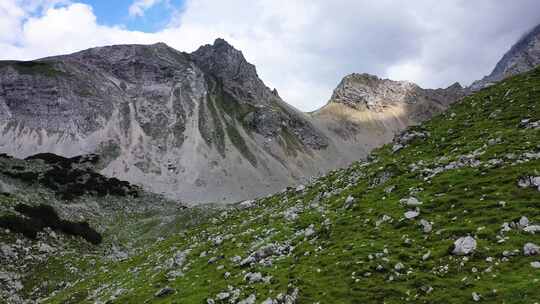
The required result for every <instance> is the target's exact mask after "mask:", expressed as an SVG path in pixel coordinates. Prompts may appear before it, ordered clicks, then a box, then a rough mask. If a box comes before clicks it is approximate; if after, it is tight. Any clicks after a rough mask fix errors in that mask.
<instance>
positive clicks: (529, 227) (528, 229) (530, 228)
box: [523, 225, 540, 233]
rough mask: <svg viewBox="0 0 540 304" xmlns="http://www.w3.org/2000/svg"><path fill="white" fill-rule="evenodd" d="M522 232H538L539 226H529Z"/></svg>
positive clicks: (539, 230)
mask: <svg viewBox="0 0 540 304" xmlns="http://www.w3.org/2000/svg"><path fill="white" fill-rule="evenodd" d="M523 231H525V232H529V233H536V232H540V225H529V226H527V227H525V228H523Z"/></svg>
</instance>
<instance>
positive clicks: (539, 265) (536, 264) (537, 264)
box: [531, 261, 540, 269]
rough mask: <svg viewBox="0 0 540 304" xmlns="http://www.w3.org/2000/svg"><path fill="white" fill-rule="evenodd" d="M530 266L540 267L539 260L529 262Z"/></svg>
mask: <svg viewBox="0 0 540 304" xmlns="http://www.w3.org/2000/svg"><path fill="white" fill-rule="evenodd" d="M531 266H532V268H535V269H540V262H538V261H535V262H531Z"/></svg>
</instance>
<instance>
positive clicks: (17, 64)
mask: <svg viewBox="0 0 540 304" xmlns="http://www.w3.org/2000/svg"><path fill="white" fill-rule="evenodd" d="M6 66H11V67H13V68H14V69H15V70H17V72H19V73H21V74H24V75H44V76H47V77H56V76H62V75H64V74H65V73H64V72H62V71H60V70H58V69H56V68H55V66H54V64H53V63H51V62H46V61H0V68H3V67H6Z"/></svg>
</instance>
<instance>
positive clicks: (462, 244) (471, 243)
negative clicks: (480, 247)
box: [452, 236, 476, 255]
mask: <svg viewBox="0 0 540 304" xmlns="http://www.w3.org/2000/svg"><path fill="white" fill-rule="evenodd" d="M474 250H476V240H475V239H474V238H473V237H471V236H466V237H461V238H459V239H457V240H456V241H455V242H454V249H453V250H452V254H455V255H468V254H471V253H472V252H474Z"/></svg>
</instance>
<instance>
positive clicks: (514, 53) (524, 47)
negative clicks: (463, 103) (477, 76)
mask: <svg viewBox="0 0 540 304" xmlns="http://www.w3.org/2000/svg"><path fill="white" fill-rule="evenodd" d="M538 65H540V24H539V25H537V26H536V27H534V28H533V29H532V30H531V31H529V32H528V33H527V34H525V35H524V36H523V37H522V38H521V39H519V41H518V42H517V43H516V44H514V46H512V48H511V49H510V50H509V51H508V52H507V53H506V54H504V56H503V58H502V59H501V60H500V61H499V62H498V63H497V65H496V66H495V69H494V70H493V71H492V72H491V74H489V75H488V76H486V77H484V78H483V79H482V80H479V81H475V82H474V83H473V84H472V85H471V87H470V89H471V90H472V91H478V90H481V89H483V88H485V87H488V86H491V85H493V84H495V83H497V82H499V81H501V80H503V79H505V78H507V77H510V76H514V75H518V74H521V73H524V72H527V71H530V70H532V69H534V68H535V67H537V66H538Z"/></svg>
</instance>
